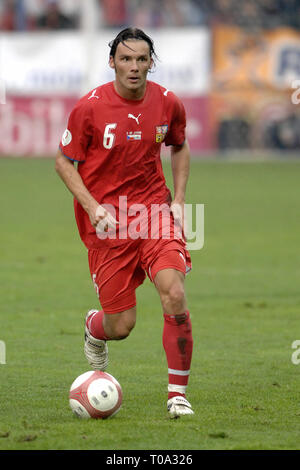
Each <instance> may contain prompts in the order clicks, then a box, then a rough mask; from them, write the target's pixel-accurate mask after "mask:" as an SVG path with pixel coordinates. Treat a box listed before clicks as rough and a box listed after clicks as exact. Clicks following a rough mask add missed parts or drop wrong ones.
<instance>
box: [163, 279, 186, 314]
mask: <svg viewBox="0 0 300 470" xmlns="http://www.w3.org/2000/svg"><path fill="white" fill-rule="evenodd" d="M166 297H167V299H166V300H167V303H168V305H169V308H171V310H172V312H173V313H174V314H176V313H177V312H180V313H182V308H183V305H184V299H185V295H184V287H183V285H181V284H180V283H176V284H173V285H172V286H170V288H169V290H168V293H167V296H166Z"/></svg>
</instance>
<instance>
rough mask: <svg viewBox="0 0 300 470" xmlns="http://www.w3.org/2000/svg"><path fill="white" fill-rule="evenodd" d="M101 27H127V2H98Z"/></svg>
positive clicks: (114, 0) (123, 0)
mask: <svg viewBox="0 0 300 470" xmlns="http://www.w3.org/2000/svg"><path fill="white" fill-rule="evenodd" d="M99 3H100V7H101V10H102V21H103V23H104V24H103V26H107V27H110V28H123V27H125V26H127V25H128V2H127V1H126V0H100V1H99Z"/></svg>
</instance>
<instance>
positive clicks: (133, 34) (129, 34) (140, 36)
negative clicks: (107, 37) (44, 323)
mask: <svg viewBox="0 0 300 470" xmlns="http://www.w3.org/2000/svg"><path fill="white" fill-rule="evenodd" d="M127 39H137V40H140V41H146V42H147V44H148V45H149V50H150V57H151V58H152V59H153V58H154V57H155V58H156V59H157V55H156V53H155V50H154V42H153V40H152V39H151V38H150V37H149V36H148V35H147V34H146V33H144V31H142V30H141V29H138V28H133V27H130V28H126V29H123V31H121V32H120V33H119V34H118V35H117V36H116V37H115V39H113V40H112V41H110V43H109V44H108V45H109V47H110V53H109V56H110V57H115V54H116V50H117V47H118V44H120V42H121V43H122V44H124V42H125V41H127ZM124 46H126V47H129V46H128V45H127V44H124Z"/></svg>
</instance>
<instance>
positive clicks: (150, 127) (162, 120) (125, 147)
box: [60, 81, 186, 248]
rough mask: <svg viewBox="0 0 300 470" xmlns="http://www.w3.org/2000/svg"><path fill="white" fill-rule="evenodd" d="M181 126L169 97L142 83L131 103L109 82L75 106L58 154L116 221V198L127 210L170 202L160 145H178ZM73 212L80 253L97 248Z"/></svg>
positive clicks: (82, 216) (177, 105)
mask: <svg viewBox="0 0 300 470" xmlns="http://www.w3.org/2000/svg"><path fill="white" fill-rule="evenodd" d="M130 115H131V116H133V117H130ZM185 126H186V117H185V110H184V107H183V105H182V103H181V101H180V100H179V99H178V98H177V97H176V95H174V94H173V93H172V92H170V91H168V92H167V93H166V89H165V88H163V87H161V86H159V85H157V84H156V83H154V82H150V81H148V82H147V88H146V93H145V96H144V98H143V99H141V100H138V101H132V100H126V99H124V98H122V97H121V96H119V95H118V94H117V93H116V91H115V88H114V85H113V82H110V83H107V84H105V85H103V86H100V87H98V88H96V89H95V90H93V91H92V92H90V93H89V94H87V95H86V96H84V97H83V98H81V100H79V102H78V103H77V105H76V106H75V108H74V109H73V111H72V112H71V114H70V117H69V121H68V133H67V136H66V137H65V139H62V141H61V142H60V149H61V151H62V153H63V154H64V155H65V156H66V157H67V158H69V159H71V160H74V161H78V162H79V164H78V172H79V174H80V175H81V177H82V179H83V182H84V184H85V186H86V187H87V189H88V190H89V191H90V193H91V194H92V196H93V197H94V198H95V199H96V200H97V201H98V202H99V204H101V205H103V204H109V205H111V206H112V207H113V208H114V209H115V215H116V218H117V220H118V218H119V202H120V200H119V197H121V196H123V197H126V198H127V205H128V207H130V206H132V205H133V204H143V205H145V206H146V207H150V205H151V204H155V203H156V204H163V203H166V202H167V201H170V191H169V189H168V188H167V186H166V182H165V178H164V175H163V170H162V164H161V159H160V148H161V144H162V142H164V143H165V144H166V145H182V144H183V143H184V141H185ZM74 206H75V216H76V221H77V225H78V229H79V233H80V236H81V238H82V241H83V242H84V243H85V245H86V247H87V248H98V247H102V245H103V244H102V241H101V240H99V238H98V237H97V235H96V232H95V229H94V228H93V227H92V225H91V223H90V220H89V217H88V215H87V213H86V212H85V211H84V209H83V208H82V207H81V205H80V204H79V203H78V202H77V201H76V200H75V201H74Z"/></svg>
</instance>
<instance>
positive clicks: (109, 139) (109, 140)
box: [103, 122, 117, 149]
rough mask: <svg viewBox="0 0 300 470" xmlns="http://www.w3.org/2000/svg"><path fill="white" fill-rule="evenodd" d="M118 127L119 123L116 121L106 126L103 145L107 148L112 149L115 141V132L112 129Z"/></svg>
mask: <svg viewBox="0 0 300 470" xmlns="http://www.w3.org/2000/svg"><path fill="white" fill-rule="evenodd" d="M116 127H117V123H116V122H114V123H113V124H107V126H106V127H105V131H104V135H103V147H104V148H106V149H111V148H112V146H113V144H114V141H115V134H113V133H112V132H111V131H112V129H115V128H116Z"/></svg>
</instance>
